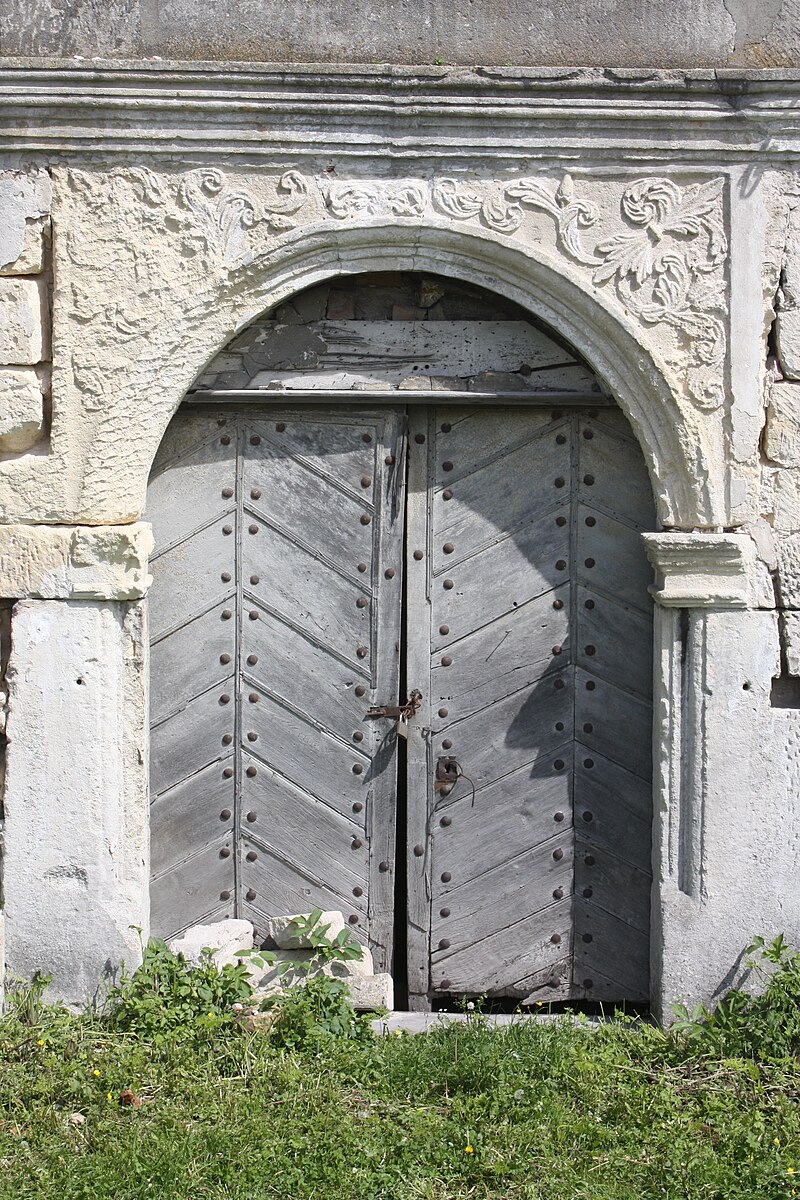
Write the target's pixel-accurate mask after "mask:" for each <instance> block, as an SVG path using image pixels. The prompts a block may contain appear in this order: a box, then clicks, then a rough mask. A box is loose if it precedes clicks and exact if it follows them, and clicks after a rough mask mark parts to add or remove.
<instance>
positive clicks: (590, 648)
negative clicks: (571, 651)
mask: <svg viewBox="0 0 800 1200" xmlns="http://www.w3.org/2000/svg"><path fill="white" fill-rule="evenodd" d="M585 649H586V653H587V654H588V655H589V656H591V655H592V654H596V653H597V648H596V647H595V646H586V648H585Z"/></svg>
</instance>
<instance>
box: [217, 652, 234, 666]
mask: <svg viewBox="0 0 800 1200" xmlns="http://www.w3.org/2000/svg"><path fill="white" fill-rule="evenodd" d="M219 661H220V662H221V663H222V665H223V667H227V665H228V663H229V662H230V661H231V656H230V654H220V656H219Z"/></svg>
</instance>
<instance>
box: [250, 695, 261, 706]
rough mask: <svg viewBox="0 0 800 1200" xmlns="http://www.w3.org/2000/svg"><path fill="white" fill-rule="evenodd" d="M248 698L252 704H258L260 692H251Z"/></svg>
mask: <svg viewBox="0 0 800 1200" xmlns="http://www.w3.org/2000/svg"><path fill="white" fill-rule="evenodd" d="M247 699H248V700H249V701H250V703H251V704H258V702H259V700H260V699H261V697H260V696H259V694H258V692H251V693H250V695H249V696H248V697H247Z"/></svg>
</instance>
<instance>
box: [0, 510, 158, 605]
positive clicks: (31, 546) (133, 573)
mask: <svg viewBox="0 0 800 1200" xmlns="http://www.w3.org/2000/svg"><path fill="white" fill-rule="evenodd" d="M152 549H153V535H152V532H151V529H150V526H149V525H148V524H147V523H146V522H138V523H137V524H135V525H121V526H110V525H106V526H88V525H82V526H70V525H0V599H9V600H22V599H40V600H138V599H139V598H140V597H142V596H144V594H145V593H146V591H147V589H148V587H149V586H150V582H151V577H150V575H149V574H148V571H147V560H148V557H149V555H150V553H151V551H152Z"/></svg>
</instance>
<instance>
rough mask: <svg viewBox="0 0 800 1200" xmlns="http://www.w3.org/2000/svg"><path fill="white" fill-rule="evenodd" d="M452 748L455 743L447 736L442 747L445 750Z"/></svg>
mask: <svg viewBox="0 0 800 1200" xmlns="http://www.w3.org/2000/svg"><path fill="white" fill-rule="evenodd" d="M452 748H453V743H452V742H451V741H450V738H445V739H444V741H443V742H442V749H443V750H452Z"/></svg>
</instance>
